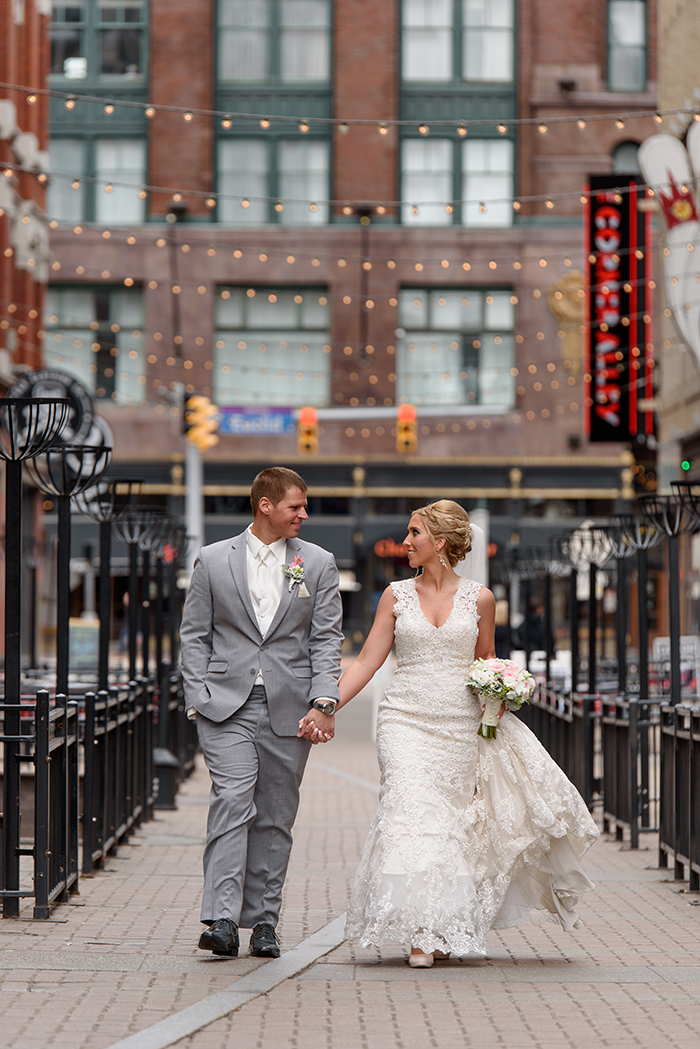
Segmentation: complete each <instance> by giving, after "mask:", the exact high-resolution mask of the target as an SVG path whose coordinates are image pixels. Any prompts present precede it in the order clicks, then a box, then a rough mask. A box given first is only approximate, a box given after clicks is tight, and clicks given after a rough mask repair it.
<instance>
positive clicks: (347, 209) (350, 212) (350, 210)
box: [343, 204, 352, 215]
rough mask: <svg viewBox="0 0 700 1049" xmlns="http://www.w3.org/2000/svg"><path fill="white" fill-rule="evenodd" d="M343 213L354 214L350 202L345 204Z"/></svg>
mask: <svg viewBox="0 0 700 1049" xmlns="http://www.w3.org/2000/svg"><path fill="white" fill-rule="evenodd" d="M343 215H352V208H351V207H350V205H349V204H345V205H343Z"/></svg>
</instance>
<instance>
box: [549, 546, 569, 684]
mask: <svg viewBox="0 0 700 1049" xmlns="http://www.w3.org/2000/svg"><path fill="white" fill-rule="evenodd" d="M561 546H562V537H561V536H549V538H548V542H547V556H546V559H545V563H544V568H545V574H544V629H545V643H546V644H545V648H546V652H547V685H549V677H550V674H549V665H550V663H551V661H552V657H553V656H554V629H553V624H552V580H553V579H566V578H567V576H570V575H571V574H572V572H571V565H570V564H569V563H568V561H566V560H564V558H563V556H562V552H561ZM574 575H575V573H574ZM574 582H575V580H574ZM575 597H576V595H575V593H574V599H575ZM572 656H573V652H572ZM572 670H573V668H572ZM572 683H573V676H572Z"/></svg>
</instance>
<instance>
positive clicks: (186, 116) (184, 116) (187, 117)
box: [182, 113, 192, 124]
mask: <svg viewBox="0 0 700 1049" xmlns="http://www.w3.org/2000/svg"><path fill="white" fill-rule="evenodd" d="M182 119H183V120H184V121H185V123H186V124H189V123H190V121H191V120H192V114H191V113H183V114H182Z"/></svg>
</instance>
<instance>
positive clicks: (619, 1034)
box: [0, 701, 700, 1049]
mask: <svg viewBox="0 0 700 1049" xmlns="http://www.w3.org/2000/svg"><path fill="white" fill-rule="evenodd" d="M343 719H344V720H343ZM338 721H339V730H340V739H338V740H336V741H334V742H333V744H331V745H328V746H324V747H318V748H315V750H314V752H313V753H312V755H311V761H310V765H309V770H308V772H307V775H306V778H305V781H304V788H303V797H302V805H301V808H300V812H299V818H298V821H297V825H296V830H295V846H294V851H293V854H292V863H291V866H290V872H289V877H288V881H287V889H286V898H285V905H284V910H283V920H282V924H281V926H280V934H281V937H282V941H283V944H284V946H285V947H292V946H294V945H295V944H297V943H298V942H299V941H302V940H304V939H305V938H306V937H308V936H309V935H310V934H312V933H314V932H316V931H318V930H319V929H321V928H322V927H324V926H325V925H326V924H327V923H328V922H330V921H331V920H332V919H334V918H336V917H337V916H338V915H339V914H341V913H342V911H343V910H344V909H345V906H346V902H347V897H348V891H349V887H350V884H351V881H352V876H353V874H354V870H355V866H356V864H357V860H358V856H359V852H360V850H361V847H362V843H363V841H364V836H365V833H366V829H367V825H368V823H369V820H370V818H371V815H372V813H373V811H374V808H375V804H376V795H375V793H374V790H373V786H374V785H375V784H376V782H377V768H376V759H375V756H374V748H373V746H372V744H371V743H370V742H369V741H368V735H369V733H368V725H369V706H368V704H364V703H363V702H362V701H356V703H355V704H354V709H353V707H351V708H349V710H348V712H346V714H345V715H343V716H342V717H339V718H338ZM207 792H208V778H207V776H206V772H205V771H203V770H202V769H201V768H200V769H199V770H198V771H197V772H196V773H195V775H194V776H193V777H191V779H190V780H189V781H188V782H187V783H186V784H185V787H184V789H183V791H182V792H181V794H180V796H179V799H178V805H179V808H178V810H177V811H176V812H172V813H170V812H167V813H159V814H158V819H157V820H155V821H153V822H151V823H148V824H146V825H145V826H144V827H143V828H142V829H141V830H140V831H139V833H138V835H137V836H135V838H134V839H133V840H132V843H131V844H130V845H129V846H127V847H124V848H122V849H120V851H119V855H118V856H117V857H115V858H114V859H112V860H111V861H110V862H109V863H108V869H107V870H105V871H103V872H99V873H98V874H96V875H95V877H93V878H91V879H84V880H83V881H82V882H81V895H80V897H79V899H78V900H77V901H76V902H77V903H78V904H79V906H62V907H59V908H58V909H57V910H56V913H55V917H56V918H57V919H61V920H60V921H58V922H51V923H40V922H33V921H19V922H14V921H2V920H0V1015H2V1024H1V1025H0V1049H15V1047H17V1049H19V1047H22V1049H47V1047H49V1046H57V1047H67V1049H107V1047H109V1046H111V1045H113V1044H114V1043H116V1042H118V1041H119V1040H120V1039H122V1038H124V1037H126V1036H127V1035H129V1034H132V1033H133V1032H136V1031H142V1030H144V1029H148V1028H150V1026H151V1025H153V1024H155V1023H156V1022H157V1021H160V1020H163V1019H164V1018H166V1017H169V1016H172V1014H174V1013H177V1012H178V1011H179V1010H182V1009H183V1008H185V1007H187V1006H189V1005H192V1004H193V1003H196V1002H198V1001H200V1000H201V999H204V998H206V997H207V996H208V995H211V994H212V993H214V992H216V991H220V990H222V989H224V988H228V987H230V986H231V985H233V984H235V982H236V981H237V980H240V979H241V977H244V976H245V975H246V974H249V973H251V972H252V971H253V970H256V969H260V970H261V976H264V973H263V971H262V967H264V966H266V965H270V964H273V963H264V962H263V963H261V962H259V961H258V960H255V959H250V958H247V957H246V956H245V955H243V956H242V957H240V958H238V959H214V958H213V956H211V955H204V954H203V953H202V952H199V951H197V949H196V946H195V945H196V942H197V938H198V935H199V931H200V929H201V926H200V925H199V921H198V911H199V893H200V888H201V850H202V842H203V836H204V824H205V818H206V805H207ZM642 844H643V846H645V848H643V849H641V850H640V851H639V852H631V851H629V850H627V849H625V848H621V847H620V843H619V842H616V841H605V840H604V841H601V842H600V843H598V844H597V845H596V846H595V847H594V848H593V850H592V851H591V852H590V853H589V855H588V859H587V863H586V867H587V870H588V872H589V874H590V875H591V877H592V878H593V880H594V881H595V882H596V885H597V891H596V892H595V893H591V894H589V896H588V897H586V899H585V901H584V903H583V905H582V907H581V915H582V917H583V919H584V922H585V926H584V928H583V929H582V930H577V931H575V932H574V933H572V934H566V933H564V932H563V931H562V930H561V929H559V928H558V927H555V926H551V925H546V926H543V927H535V926H533V925H529V924H528V925H524V926H522V927H520V928H518V929H507V930H503V931H501V932H498V933H491V934H490V937H489V948H490V950H489V957H488V959H486V960H485V961H464V962H461V961H459V960H454V961H450V962H448V963H442V964H441V965H440V966H439V967H438V966H435V967H434V968H433V969H431V970H426V971H417V972H416V971H414V970H411V969H409V968H408V967H407V965H406V964H405V954H406V952H405V950H404V949H403V948H400V947H388V948H386V949H384V950H382V951H361V950H359V949H358V948H357V947H356V946H355V945H353V944H347V943H346V944H342V945H341V946H339V947H338V948H337V949H335V950H334V951H332V952H331V953H330V954H329V955H327V956H326V957H325V958H322V959H320V960H319V961H318V962H317V963H316V964H314V965H312V966H311V968H309V969H307V970H306V971H304V972H302V973H300V974H299V975H297V976H295V977H293V978H292V979H285V980H284V981H283V982H282V983H280V984H279V985H278V986H277V987H275V988H274V989H272V990H271V991H269V993H267V994H265V995H261V996H259V997H257V998H254V999H253V1000H251V1001H249V1002H248V1003H247V1004H245V1005H243V1006H242V1008H240V1009H239V1010H238V1011H236V1012H233V1013H231V1014H229V1015H227V1016H225V1017H224V1018H222V1019H219V1020H216V1021H215V1022H213V1023H210V1024H209V1025H208V1026H206V1027H203V1028H202V1029H201V1030H199V1031H197V1032H196V1033H195V1034H193V1035H190V1036H188V1037H186V1038H184V1039H181V1040H180V1041H179V1042H178V1045H179V1046H180V1047H183V1049H184V1047H188V1049H189V1047H192V1049H224V1047H225V1049H230V1047H232V1046H237V1047H238V1046H240V1047H244V1049H253V1047H255V1049H287V1047H289V1049H292V1047H293V1049H316V1047H321V1046H322V1047H324V1049H356V1047H357V1049H373V1047H375V1046H376V1047H378V1049H379V1047H381V1049H394V1047H396V1049H404V1047H406V1049H408V1047H413V1046H436V1047H440V1049H443V1047H445V1049H447V1047H450V1049H451V1047H453V1046H465V1047H472V1046H474V1047H477V1046H478V1047H482V1046H498V1045H508V1046H511V1047H513V1049H521V1047H533V1049H534V1047H549V1046H551V1047H553V1049H557V1047H559V1046H565V1047H569V1046H572V1047H574V1046H575V1047H580V1049H597V1047H598V1046H612V1047H616V1046H640V1047H649V1049H661V1047H664V1049H665V1047H674V1049H675V1047H683V1049H690V1047H693V1049H698V1047H699V1046H700V1033H699V1032H700V906H696V903H700V899H699V898H698V897H693V896H689V895H685V894H683V893H682V892H679V890H682V889H683V887H684V886H683V884H682V883H678V882H674V881H672V880H671V877H672V872H670V871H659V870H658V869H656V867H655V864H656V861H657V860H656V851H655V849H654V842H653V841H652V840H647V839H646V838H644V839H643V842H642ZM27 913H31V911H28V912H27ZM256 979H257V977H256Z"/></svg>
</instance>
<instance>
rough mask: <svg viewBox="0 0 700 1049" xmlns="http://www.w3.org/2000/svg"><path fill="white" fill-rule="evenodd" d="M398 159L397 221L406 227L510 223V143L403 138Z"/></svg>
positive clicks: (511, 187)
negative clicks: (399, 168) (399, 181)
mask: <svg viewBox="0 0 700 1049" xmlns="http://www.w3.org/2000/svg"><path fill="white" fill-rule="evenodd" d="M401 163H402V184H401V199H402V200H403V201H404V204H403V206H402V212H401V219H402V222H403V223H405V224H406V225H414V226H447V225H451V224H452V223H456V224H462V225H465V226H484V227H491V228H493V227H499V228H502V227H507V226H510V225H511V224H512V221H513V204H512V198H513V143H512V142H511V141H509V140H507V139H498V140H495V139H494V140H491V139H471V138H470V139H468V140H467V141H466V142H460V143H458V144H457V143H454V142H452V141H451V140H450V139H445V138H443V139H440V138H429V139H411V138H406V139H404V141H403V145H402V161H401ZM456 186H460V187H461V192H460V190H456V188H455V187H456Z"/></svg>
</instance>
